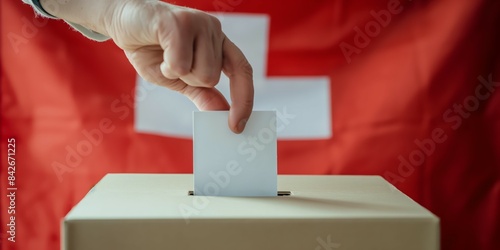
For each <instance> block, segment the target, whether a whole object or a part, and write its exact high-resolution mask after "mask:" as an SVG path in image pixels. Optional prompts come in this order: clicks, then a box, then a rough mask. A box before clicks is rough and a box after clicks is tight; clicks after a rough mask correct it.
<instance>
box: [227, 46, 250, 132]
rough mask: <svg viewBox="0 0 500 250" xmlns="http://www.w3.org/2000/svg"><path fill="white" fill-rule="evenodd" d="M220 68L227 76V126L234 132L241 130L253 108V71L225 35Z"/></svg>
mask: <svg viewBox="0 0 500 250" xmlns="http://www.w3.org/2000/svg"><path fill="white" fill-rule="evenodd" d="M222 50H223V52H222V53H223V64H222V70H223V71H224V74H225V75H226V76H227V77H229V84H230V93H231V102H232V104H231V108H230V110H229V121H228V123H229V127H230V128H231V130H233V131H234V132H235V133H241V132H243V129H244V128H245V125H246V122H247V121H248V119H249V118H250V114H251V113H252V108H253V95H254V89H253V71H252V67H251V66H250V64H249V63H248V61H247V59H246V58H245V56H244V55H243V53H242V52H241V50H240V49H239V48H238V47H236V45H234V43H233V42H231V41H230V40H229V39H228V38H227V37H226V38H225V39H224V41H223V45H222Z"/></svg>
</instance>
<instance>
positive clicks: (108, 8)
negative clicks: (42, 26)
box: [39, 0, 135, 36]
mask: <svg viewBox="0 0 500 250" xmlns="http://www.w3.org/2000/svg"><path fill="white" fill-rule="evenodd" d="M134 1H135V0H134ZM39 2H40V5H41V7H42V8H43V9H44V10H45V11H46V12H47V13H49V14H50V15H52V16H54V17H57V18H61V19H64V20H65V21H67V22H71V23H74V24H79V25H81V26H83V27H85V28H87V29H90V30H92V31H95V32H98V33H100V34H102V35H105V36H108V35H109V34H108V28H107V24H108V23H109V22H110V21H108V20H109V19H111V16H112V14H113V12H114V10H115V9H116V8H117V7H119V5H121V4H122V3H123V2H127V1H122V0H39Z"/></svg>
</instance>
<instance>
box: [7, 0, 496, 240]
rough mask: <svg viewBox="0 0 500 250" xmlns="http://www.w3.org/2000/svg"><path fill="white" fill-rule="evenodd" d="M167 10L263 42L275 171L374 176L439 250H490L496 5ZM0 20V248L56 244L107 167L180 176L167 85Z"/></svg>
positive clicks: (183, 144) (111, 54)
mask: <svg viewBox="0 0 500 250" xmlns="http://www.w3.org/2000/svg"><path fill="white" fill-rule="evenodd" d="M175 3H176V4H178V5H183V6H190V7H193V8H198V9H202V10H206V11H210V12H213V13H215V14H216V15H217V14H218V13H219V14H220V15H219V16H220V17H221V18H224V19H226V18H227V19H226V21H227V20H229V19H231V18H232V19H231V20H239V21H238V22H237V23H235V25H236V24H238V25H237V26H231V25H230V23H231V22H227V23H224V20H222V21H223V23H224V25H225V26H224V27H225V28H227V29H232V30H234V32H236V34H237V32H241V34H245V32H249V34H247V35H249V36H252V34H255V37H257V36H258V37H261V38H262V37H264V38H265V39H264V38H262V39H263V40H259V41H261V42H259V43H257V42H255V43H253V44H254V46H252V43H250V44H249V45H248V46H246V45H245V49H246V48H248V49H251V50H253V49H255V50H256V51H261V53H262V54H261V56H260V57H259V56H256V55H248V56H249V57H253V56H255V58H256V59H255V60H257V61H258V60H261V61H260V62H258V63H257V65H255V64H256V63H254V65H253V67H254V68H255V69H261V70H260V73H259V75H258V76H256V79H258V82H257V80H256V84H260V85H259V86H260V88H262V89H261V90H259V91H261V92H260V93H261V95H260V97H259V96H257V98H256V105H261V106H262V107H269V108H276V109H277V110H278V111H280V112H281V113H282V114H283V116H284V117H285V118H286V117H289V118H288V120H286V119H285V118H284V119H285V121H288V122H289V123H288V124H290V125H289V126H285V127H284V128H283V131H282V134H281V135H280V136H281V137H280V138H281V139H282V140H280V141H279V145H278V158H279V159H278V163H279V166H278V169H279V173H280V174H363V175H381V176H383V177H385V178H386V179H387V180H389V181H390V182H391V183H393V184H394V185H395V186H396V187H397V188H399V189H400V190H402V191H403V192H405V193H406V194H407V195H408V196H410V197H411V198H413V199H414V200H415V201H417V202H419V203H420V204H422V205H423V206H425V207H426V208H428V209H429V210H430V211H432V212H433V213H435V214H436V215H437V216H439V217H440V219H441V228H442V238H441V242H442V248H443V249H446V250H452V249H453V250H455V249H492V250H493V249H500V243H498V240H495V239H497V238H498V234H499V232H500V223H499V221H500V214H499V211H500V130H499V129H498V128H499V127H500V94H499V92H500V91H497V90H498V89H499V86H500V75H499V73H500V49H499V48H500V47H499V46H498V44H500V36H499V33H498V24H499V23H500V2H498V1H493V0H491V1H486V0H478V1H451V0H442V1H417V0H413V1H410V0H407V1H406V0H377V1H370V2H366V1H337V0H331V1H305V0H298V1H262V0H256V1H243V0H215V1H212V0H211V1H200V0H197V1H186V0H181V1H176V2H175ZM223 13H225V14H223ZM0 18H1V35H2V43H1V56H2V68H1V73H2V74H1V102H2V113H1V119H2V120H1V128H2V138H1V145H2V147H1V155H2V163H1V189H0V190H1V191H0V193H1V197H2V199H1V212H0V213H1V223H0V224H1V225H2V233H1V235H2V249H13V250H21V249H40V250H49V249H50V250H53V249H58V248H59V240H60V233H59V226H60V221H61V219H62V218H63V216H64V215H65V214H66V213H67V212H68V211H69V210H70V209H71V208H72V206H74V205H75V204H76V203H77V202H78V201H79V200H80V199H81V198H82V197H83V196H84V195H85V194H86V193H87V192H88V191H89V190H90V188H91V187H92V186H93V185H94V184H95V183H96V182H97V181H98V180H100V179H101V178H102V177H103V176H104V175H105V174H106V173H110V172H120V173H121V172H139V173H146V172H149V173H190V172H192V142H191V140H190V139H189V134H186V132H183V129H184V128H183V125H182V124H185V123H186V121H183V120H182V119H183V115H182V112H178V113H168V112H167V111H168V110H169V109H167V108H165V107H162V106H160V107H157V108H158V109H154V112H153V113H151V112H152V111H151V110H152V109H151V108H148V107H149V106H148V105H150V103H149V102H148V100H149V101H150V100H151V99H154V98H156V97H155V95H157V94H158V93H160V94H159V95H163V94H165V92H166V90H164V89H159V88H154V89H151V88H152V86H150V85H148V83H145V82H144V81H142V80H141V79H140V78H138V77H137V75H136V73H135V71H134V69H133V68H132V67H131V65H130V64H129V62H128V61H127V59H126V58H125V56H124V54H123V52H122V51H121V50H120V49H118V48H117V47H116V46H115V45H114V44H113V42H111V41H108V42H105V43H97V42H93V41H90V40H88V39H86V38H84V37H82V35H81V34H79V33H78V32H75V31H73V30H71V28H70V27H69V26H67V25H66V24H65V23H63V22H61V21H53V20H50V21H49V20H46V19H41V18H36V17H35V15H34V13H33V10H32V9H31V7H29V6H27V5H24V4H22V3H21V1H2V2H1V17H0ZM245 22H248V23H249V25H244V24H245ZM250 23H251V24H250ZM255 27H257V28H255ZM258 27H260V28H258ZM253 28H255V29H253ZM262 29H264V30H262ZM252 32H255V33H252ZM259 34H260V35H259ZM237 39H238V38H237V37H235V40H237ZM242 43H243V42H242ZM259 46H261V47H262V46H263V47H262V50H258V49H259V48H260V47H259ZM259 53H260V52H259ZM259 58H260V59H259ZM307 84H309V85H307ZM223 85H224V83H222V82H221V88H224V86H223ZM307 86H310V87H309V88H308V87H307ZM264 90H265V91H264ZM299 90H300V91H299ZM141 91H142V92H141ZM271 92H272V93H273V94H275V96H274V95H269V94H268V93H271ZM144 93H146V95H145V96H144ZM266 93H267V94H266ZM141 94H142V95H141ZM167 95H168V93H167ZM160 97H161V96H160ZM291 97H293V98H291ZM175 98H178V97H175ZM287 98H288V99H287ZM294 100H295V101H296V103H293V101H294ZM181 102H182V101H179V102H178V103H179V105H181ZM182 105H184V104H182ZM186 105H187V104H186ZM304 105H305V106H304ZM308 105H310V106H308ZM283 107H285V109H286V108H288V109H286V110H285V109H283ZM301 107H307V108H303V109H301ZM186 109H188V108H186ZM147 112H150V113H147ZM155 112H156V114H157V116H158V117H159V118H158V121H157V122H160V123H161V124H167V125H165V126H169V128H168V129H165V126H164V125H155V124H158V123H156V122H155V119H156V118H155V116H154V114H155ZM152 114H153V116H152ZM188 115H190V112H189V114H188ZM305 117H312V118H307V119H306V118H305ZM188 123H189V121H188ZM283 124H284V125H288V124H285V123H283ZM294 124H295V125H294ZM296 124H302V125H300V126H299V125H296ZM294 126H295V127H294ZM308 130H309V131H308ZM11 138H14V139H15V160H16V162H15V163H16V169H15V178H16V179H15V185H16V187H17V191H16V192H17V193H16V194H17V196H16V200H15V212H16V213H15V224H16V225H15V228H16V230H15V242H11V241H9V238H10V237H12V236H11V235H10V233H8V230H9V227H8V226H7V224H8V223H10V221H11V220H10V216H13V215H12V214H9V212H8V211H9V206H10V203H9V200H8V199H6V197H7V195H8V194H9V191H8V190H7V187H8V185H9V183H8V182H7V180H8V179H7V177H8V176H9V170H8V165H9V163H8V161H7V159H8V155H7V154H8V150H7V148H8V146H9V145H8V144H9V143H10V142H11V141H9V140H10V139H11ZM10 144H12V143H10Z"/></svg>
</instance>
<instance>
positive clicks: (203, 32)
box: [40, 0, 254, 133]
mask: <svg viewBox="0 0 500 250" xmlns="http://www.w3.org/2000/svg"><path fill="white" fill-rule="evenodd" d="M40 2H41V4H42V6H47V8H45V10H46V11H47V12H49V13H50V14H52V15H54V16H56V17H59V18H62V19H65V20H67V21H70V22H73V23H78V24H80V25H82V26H84V27H87V28H89V29H91V30H93V31H95V32H98V33H101V34H103V35H106V36H108V37H110V38H111V39H113V41H114V42H115V43H116V45H118V47H120V48H121V49H123V51H124V52H125V55H126V56H127V58H128V60H129V61H130V63H131V64H132V66H133V67H134V68H135V69H136V71H137V72H138V74H139V75H141V76H142V77H143V78H144V79H146V80H147V81H149V82H152V83H155V84H158V85H160V86H164V87H167V88H169V89H171V90H174V91H178V92H180V93H182V94H183V95H185V96H187V97H188V98H189V99H190V100H191V101H192V102H193V103H194V104H195V105H196V106H197V107H198V109H200V110H228V109H229V120H228V123H229V128H230V129H231V130H232V131H233V132H235V133H241V132H242V131H243V129H244V127H245V124H246V121H247V120H248V119H249V117H250V114H251V112H252V108H253V95H254V90H253V80H252V75H253V73H252V67H251V66H250V64H249V63H248V61H247V59H246V58H245V56H244V55H243V53H242V52H241V51H240V49H239V48H238V47H236V45H234V43H233V42H231V40H229V39H228V38H227V37H226V35H225V34H224V33H223V32H222V29H221V24H220V22H219V20H218V19H217V18H215V17H213V16H211V15H209V14H207V13H204V12H202V11H198V10H194V9H189V8H184V7H179V6H175V5H171V4H168V3H165V2H161V1H157V0H85V1H83V0H41V1H40ZM63 2H64V3H63ZM221 72H223V73H224V74H225V75H226V76H227V77H228V78H229V80H230V93H231V94H230V95H231V101H232V104H231V106H230V105H229V104H228V102H227V100H226V99H225V98H224V96H223V95H222V94H221V93H220V92H219V91H218V90H217V89H216V88H214V87H215V85H217V83H218V82H219V79H220V75H221Z"/></svg>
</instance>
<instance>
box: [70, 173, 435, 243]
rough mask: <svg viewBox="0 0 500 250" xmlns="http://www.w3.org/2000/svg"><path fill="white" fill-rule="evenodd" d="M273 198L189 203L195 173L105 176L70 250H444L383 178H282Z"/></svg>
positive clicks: (78, 214) (76, 218) (75, 219)
mask: <svg viewBox="0 0 500 250" xmlns="http://www.w3.org/2000/svg"><path fill="white" fill-rule="evenodd" d="M278 187H279V190H283V191H291V195H289V196H277V197H202V196H190V195H188V191H190V190H192V188H193V177H192V175H175V174H108V175H106V176H105V177H104V178H103V179H102V180H101V181H100V182H99V183H98V184H97V185H96V186H95V187H94V188H93V189H92V190H91V191H90V192H89V193H88V194H87V195H86V196H85V198H83V200H82V201H81V202H80V203H79V204H78V205H76V206H75V207H74V208H73V209H72V210H71V211H70V212H69V214H68V215H67V216H66V217H65V218H64V221H63V225H62V233H63V241H62V247H63V249H66V250H132V249H133V250H137V249H141V250H160V249H161V250H165V249H181V250H182V249H186V250H189V249H197V250H198V249H216V250H226V249H228V250H229V249H231V250H236V249H252V250H255V249H257V250H261V249H287V250H295V249H297V250H299V249H300V250H305V249H311V250H320V249H325V250H329V249H360V250H364V249H381V250H391V249H394V250H412V249H414V250H425V249H429V250H432V249H439V219H438V218H437V217H436V216H434V215H433V214H432V213H430V212H429V211H427V210H426V209H424V208H423V207H422V206H420V205H418V204H417V203H415V202H414V201H413V200H411V199H410V198H408V197H407V196H406V195H404V194H402V193H401V192H400V191H398V190H397V189H395V188H394V187H393V186H392V185H390V184H389V183H387V182H386V181H385V180H384V179H382V178H381V177H378V176H279V177H278Z"/></svg>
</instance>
